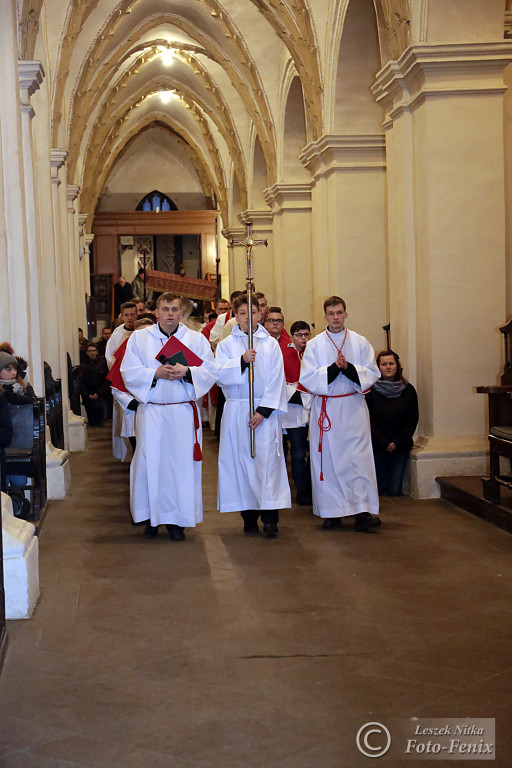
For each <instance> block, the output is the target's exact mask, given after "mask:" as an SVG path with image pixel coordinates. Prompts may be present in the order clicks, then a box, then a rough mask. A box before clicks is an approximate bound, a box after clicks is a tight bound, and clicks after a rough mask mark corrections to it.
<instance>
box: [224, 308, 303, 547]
mask: <svg viewBox="0 0 512 768" xmlns="http://www.w3.org/2000/svg"><path fill="white" fill-rule="evenodd" d="M247 301H248V300H247V295H246V294H243V295H241V296H239V297H238V298H237V299H236V300H235V305H234V310H235V314H236V318H237V325H235V326H234V328H233V331H232V333H231V335H230V336H229V337H228V338H227V339H224V341H221V342H220V343H219V344H218V345H217V356H216V360H217V365H218V368H219V372H218V377H219V384H220V385H221V387H222V388H223V390H224V394H225V396H226V405H225V407H224V415H223V417H222V427H221V432H220V447H219V484H218V507H219V511H220V512H235V511H239V512H240V513H241V515H242V518H243V520H244V531H245V532H246V533H258V531H259V527H258V517H261V520H262V523H263V533H264V534H265V536H267V537H268V538H274V537H275V536H277V533H278V528H277V524H278V522H279V509H283V508H286V507H291V498H290V486H289V484H288V477H287V473H286V466H285V461H284V456H283V449H282V426H281V416H282V415H283V414H285V413H286V410H287V396H286V381H285V377H284V367H283V357H282V354H281V351H280V349H279V345H278V343H277V342H276V341H275V340H274V339H273V338H272V337H271V336H270V335H269V334H268V332H267V331H266V330H265V329H264V328H263V327H262V326H261V325H259V324H258V325H257V321H258V302H257V301H256V299H255V298H254V297H253V308H252V317H253V323H254V326H255V327H256V330H255V332H254V349H248V336H247V332H248V327H249V309H248V304H247ZM251 361H253V362H254V396H255V408H256V413H255V414H254V416H253V417H252V418H251V419H250V418H249V416H250V414H249V384H248V375H249V374H248V368H249V363H250V362H251ZM250 429H253V430H254V434H255V443H256V457H255V458H254V459H253V458H251V450H250Z"/></svg>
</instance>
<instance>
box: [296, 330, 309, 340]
mask: <svg viewBox="0 0 512 768" xmlns="http://www.w3.org/2000/svg"><path fill="white" fill-rule="evenodd" d="M292 335H293V336H296V337H297V338H298V339H309V337H310V336H311V334H310V332H309V331H304V333H294V334H292Z"/></svg>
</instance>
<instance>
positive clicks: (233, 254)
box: [222, 227, 246, 299]
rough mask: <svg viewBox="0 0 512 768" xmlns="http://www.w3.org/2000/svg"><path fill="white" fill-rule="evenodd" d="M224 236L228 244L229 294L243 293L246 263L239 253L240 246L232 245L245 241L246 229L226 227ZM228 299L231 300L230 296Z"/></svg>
mask: <svg viewBox="0 0 512 768" xmlns="http://www.w3.org/2000/svg"><path fill="white" fill-rule="evenodd" d="M222 234H223V235H224V237H225V238H226V240H227V242H228V264H229V293H232V292H233V291H243V290H244V288H245V283H246V280H245V261H244V259H243V258H240V255H239V253H238V251H239V250H240V246H237V245H231V240H243V239H244V237H245V227H225V228H224V229H223V230H222ZM226 298H227V299H229V297H228V296H226Z"/></svg>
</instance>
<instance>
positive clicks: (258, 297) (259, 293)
mask: <svg viewBox="0 0 512 768" xmlns="http://www.w3.org/2000/svg"><path fill="white" fill-rule="evenodd" d="M254 295H255V296H256V298H257V299H258V301H259V300H260V299H266V298H267V297H266V296H265V294H264V293H262V292H261V291H256V293H255V294H254Z"/></svg>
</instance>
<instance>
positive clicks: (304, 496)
mask: <svg viewBox="0 0 512 768" xmlns="http://www.w3.org/2000/svg"><path fill="white" fill-rule="evenodd" d="M297 504H300V506H301V507H310V506H311V505H312V504H313V499H312V497H311V491H310V490H309V488H306V489H305V490H303V491H297Z"/></svg>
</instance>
